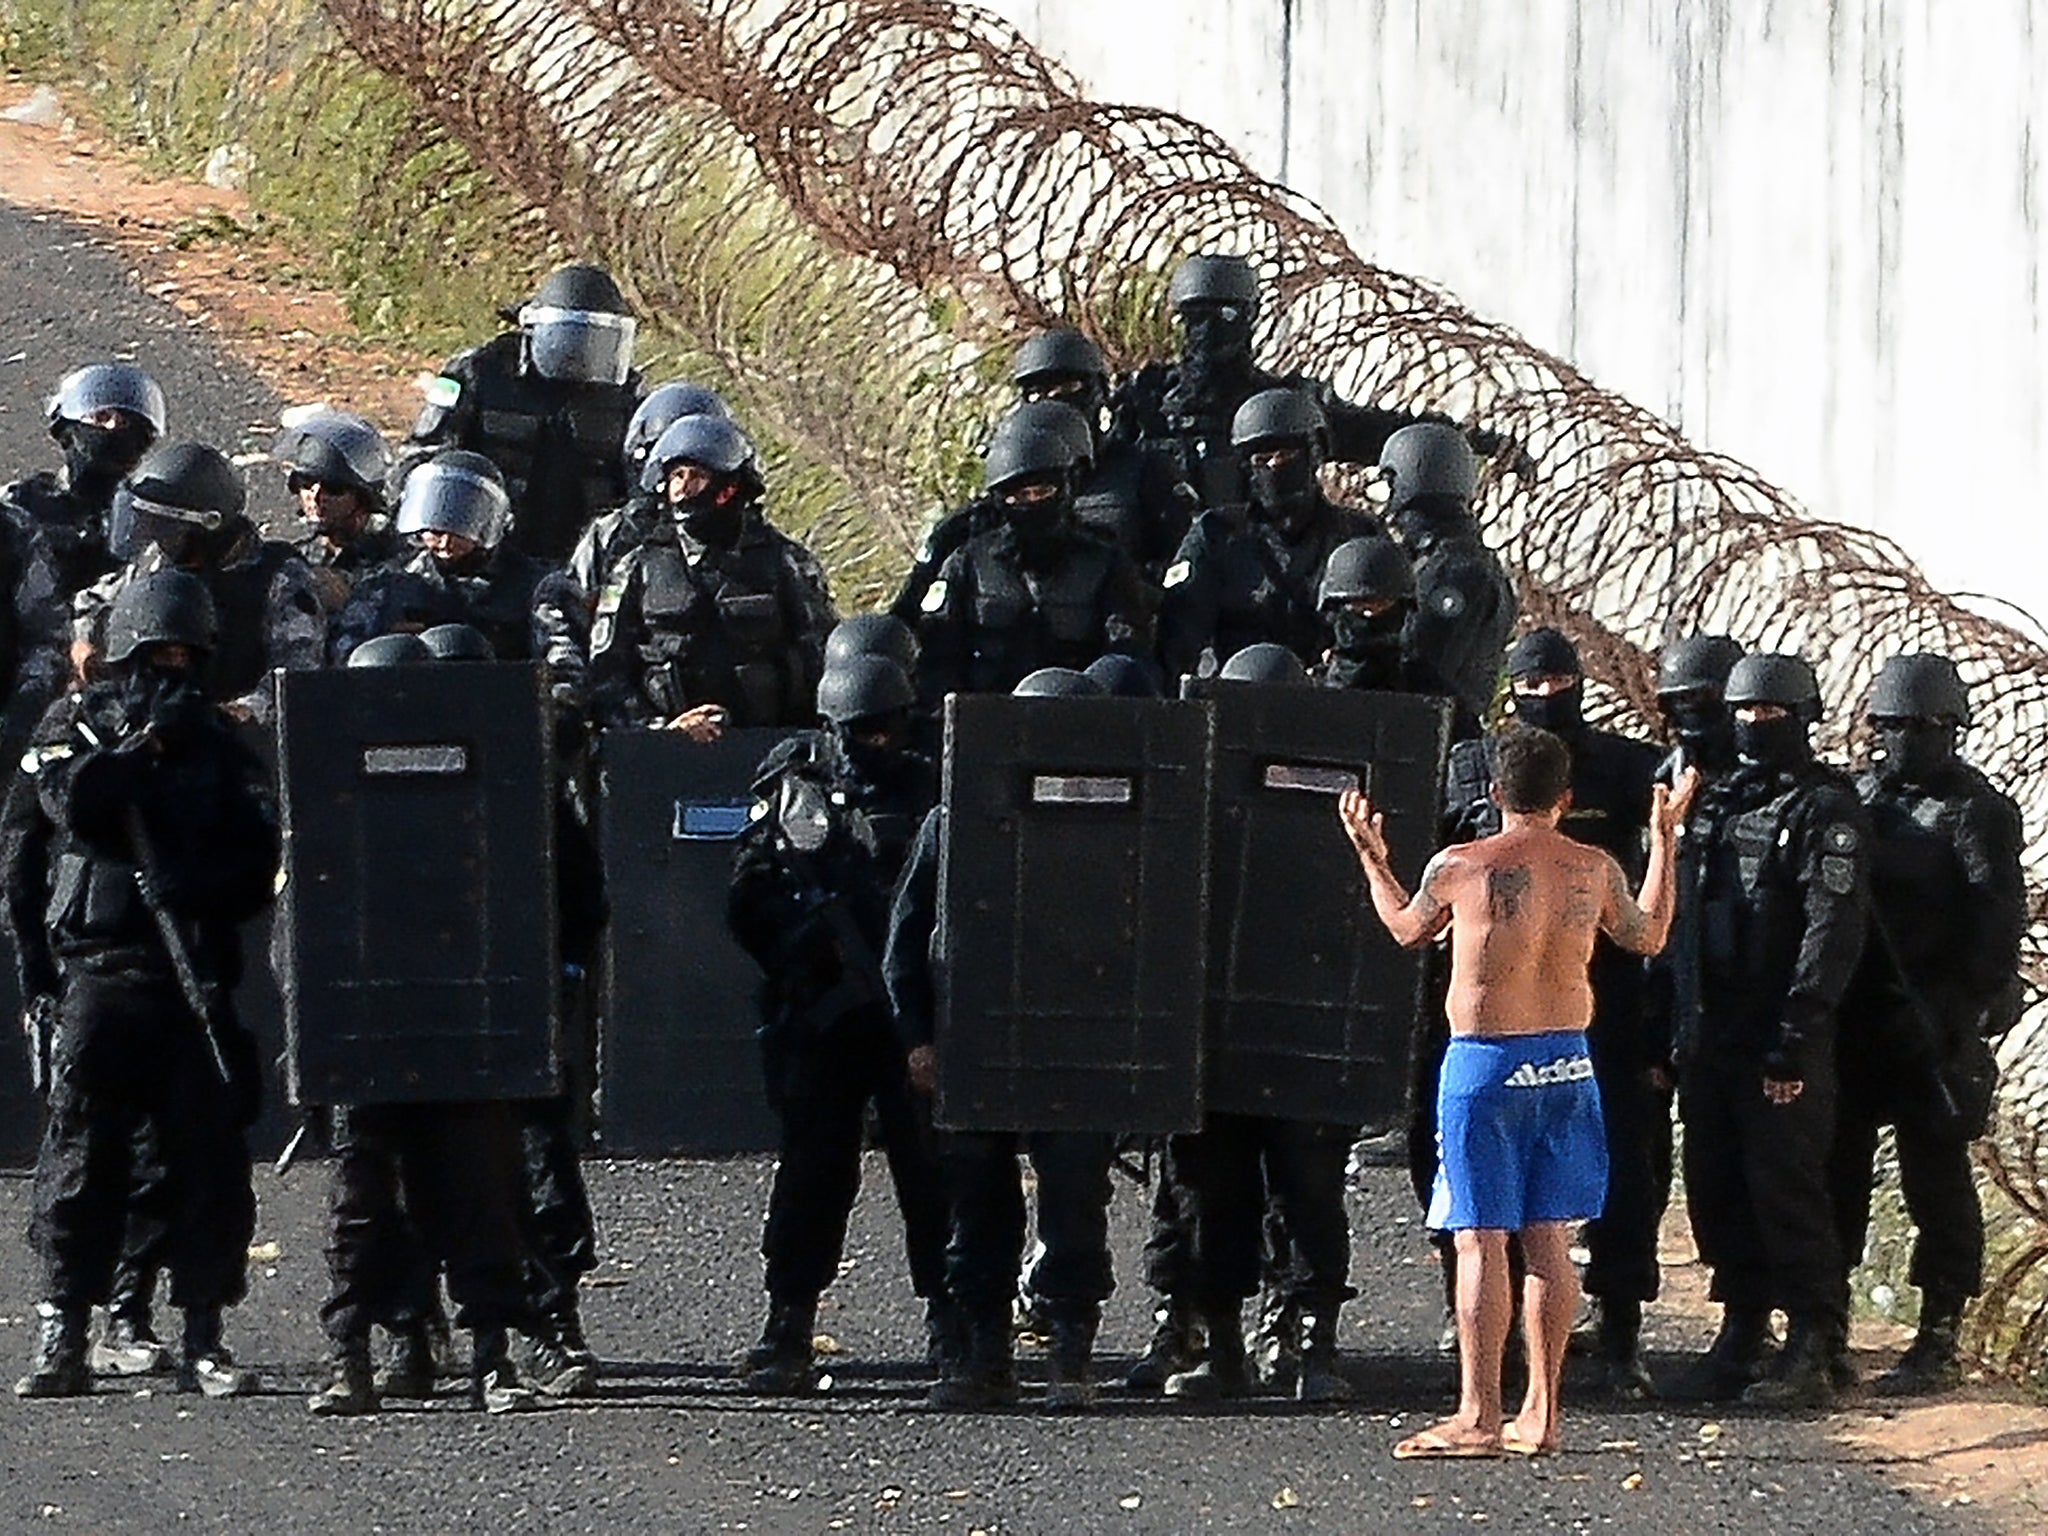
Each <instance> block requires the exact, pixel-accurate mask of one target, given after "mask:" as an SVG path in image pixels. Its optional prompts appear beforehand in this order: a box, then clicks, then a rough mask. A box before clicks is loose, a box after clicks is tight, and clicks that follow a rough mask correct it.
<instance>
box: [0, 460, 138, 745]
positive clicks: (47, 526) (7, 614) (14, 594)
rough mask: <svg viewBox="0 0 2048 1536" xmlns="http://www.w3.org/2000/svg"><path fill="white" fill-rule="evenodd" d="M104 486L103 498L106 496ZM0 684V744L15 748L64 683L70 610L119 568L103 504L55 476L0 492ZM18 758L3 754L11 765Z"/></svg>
mask: <svg viewBox="0 0 2048 1536" xmlns="http://www.w3.org/2000/svg"><path fill="white" fill-rule="evenodd" d="M112 491H113V487H112V485H109V486H107V488H106V494H107V496H109V497H110V496H111V494H112ZM0 517H4V518H5V519H6V525H5V527H4V528H0V535H4V544H0V577H4V578H5V579H6V581H7V584H8V585H7V597H8V602H7V606H6V608H5V610H4V611H0V683H4V684H5V686H6V696H7V699H8V705H7V717H6V718H7V722H8V724H7V728H6V732H5V738H4V739H5V740H6V741H7V742H9V743H12V744H15V745H17V746H18V745H20V744H22V743H24V742H25V741H26V740H27V738H28V733H29V732H30V731H31V730H32V729H33V728H34V726H35V724H36V722H37V721H39V720H40V719H41V718H42V714H43V711H44V710H45V709H47V708H48V707H49V704H50V701H51V700H52V699H54V698H56V696H57V695H58V694H60V693H62V692H63V691H64V689H65V688H66V687H67V686H69V684H70V681H71V605H72V603H73V601H74V600H75V599H76V598H77V596H78V594H79V593H80V592H82V591H84V590H85V589H86V588H87V587H89V586H91V585H92V584H93V583H94V582H97V581H100V580H102V579H104V578H105V577H106V576H108V575H109V574H111V573H112V572H114V571H116V570H118V569H120V566H121V561H120V559H119V558H118V557H117V556H115V555H114V554H113V553H112V552H111V551H109V550H108V548H107V501H106V500H105V499H102V498H96V497H88V496H86V495H84V494H82V493H81V492H79V491H78V490H76V489H74V488H73V486H72V484H71V482H70V477H69V476H68V475H67V474H66V473H65V472H63V471H61V470H59V471H54V472H45V473H42V474H35V475H29V476H27V477H26V478H24V479H21V480H17V481H15V482H14V483H13V484H12V485H10V486H8V487H7V488H6V489H4V490H0ZM17 755H19V754H18V753H9V755H8V761H10V762H11V761H12V760H13V758H14V757H15V756H17Z"/></svg>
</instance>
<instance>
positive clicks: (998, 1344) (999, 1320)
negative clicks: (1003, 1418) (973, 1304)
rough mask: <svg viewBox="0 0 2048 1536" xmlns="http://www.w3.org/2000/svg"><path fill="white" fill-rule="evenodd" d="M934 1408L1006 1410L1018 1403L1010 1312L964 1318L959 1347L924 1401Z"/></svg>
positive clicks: (998, 1310) (999, 1309)
mask: <svg viewBox="0 0 2048 1536" xmlns="http://www.w3.org/2000/svg"><path fill="white" fill-rule="evenodd" d="M926 1401H927V1402H929V1403H930V1404H931V1405H932V1407H934V1408H1007V1407H1009V1406H1010V1405H1011V1404H1013V1403H1015V1402H1016V1401H1017V1359H1016V1355H1015V1354H1014V1352H1013V1347H1012V1341H1011V1338H1010V1308H1009V1307H1008V1306H1007V1305H1003V1306H999V1307H997V1308H996V1309H995V1310H992V1311H981V1310H975V1311H971V1312H969V1313H968V1314H967V1319H966V1327H965V1329H964V1337H963V1339H962V1346H961V1348H960V1350H959V1352H958V1353H957V1354H955V1355H954V1356H953V1358H952V1359H950V1360H948V1361H947V1362H946V1366H945V1370H944V1372H943V1373H942V1374H941V1375H940V1377H939V1380H938V1385H936V1386H934V1387H933V1388H932V1390H931V1395H930V1396H929V1397H927V1398H926Z"/></svg>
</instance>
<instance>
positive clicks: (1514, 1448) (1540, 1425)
mask: <svg viewBox="0 0 2048 1536" xmlns="http://www.w3.org/2000/svg"><path fill="white" fill-rule="evenodd" d="M1562 1439H1563V1437H1562V1436H1561V1435H1560V1434H1559V1433H1558V1427H1557V1423H1556V1421H1555V1420H1552V1421H1551V1422H1550V1423H1548V1424H1546V1423H1544V1421H1543V1420H1542V1418H1540V1417H1539V1416H1537V1415H1535V1414H1532V1413H1530V1412H1528V1411H1527V1410H1526V1409H1525V1410H1523V1411H1522V1412H1521V1413H1518V1414H1516V1415H1515V1416H1514V1417H1513V1418H1512V1419H1509V1420H1508V1421H1507V1423H1505V1424H1503V1425H1502V1426H1501V1429H1500V1444H1501V1449H1502V1450H1504V1451H1509V1452H1512V1453H1513V1454H1515V1455H1517V1456H1547V1455H1549V1454H1551V1453H1552V1452H1553V1451H1555V1450H1556V1449H1557V1448H1558V1446H1559V1445H1560V1444H1561V1443H1562Z"/></svg>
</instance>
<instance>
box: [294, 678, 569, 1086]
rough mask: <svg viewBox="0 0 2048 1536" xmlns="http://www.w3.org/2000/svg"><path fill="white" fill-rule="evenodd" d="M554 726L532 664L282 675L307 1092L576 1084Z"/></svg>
mask: <svg viewBox="0 0 2048 1536" xmlns="http://www.w3.org/2000/svg"><path fill="white" fill-rule="evenodd" d="M552 734H553V733H552V729H551V717H550V713H549V705H548V700H547V695H546V688H545V683H544V680H543V678H542V674H541V669H540V667H539V666H538V665H537V664H534V663H526V662H518V663H515V662H503V663H496V662H484V663H477V662H471V663H466V664H464V665H462V666H435V665H419V666H410V667H372V668H367V669H358V670H353V671H349V670H344V671H332V672H289V673H285V674H284V675H283V677H282V679H281V688H280V692H279V705H278V740H279V753H278V773H279V780H280V785H281V788H282V795H281V802H282V806H283V811H284V830H285V857H284V868H285V880H284V886H283V892H282V895H281V897H280V900H279V907H278V916H277V921H278V922H279V923H280V924H281V925H282V926H283V928H284V938H283V942H282V943H281V944H280V945H279V946H278V955H279V961H280V965H281V971H280V977H279V980H280V985H281V990H282V991H283V994H284V1009H285V1040H286V1076H287V1083H288V1086H289V1089H290V1092H291V1094H292V1096H293V1098H294V1099H295V1100H297V1101H298V1102H299V1103H304V1104H380V1103H404V1102H416V1101H423V1100H492V1099H530V1098H542V1097H547V1096H549V1095H552V1094H554V1093H555V1092H557V1091H558V1090H559V1087H560V1067H561V1060H560V1058H561V1041H560V1036H561V1027H560V982H561V964H560V961H559V959H558V958H557V944H556V930H555V872H554V811H553V806H554V799H553V796H554V764H553V760H552Z"/></svg>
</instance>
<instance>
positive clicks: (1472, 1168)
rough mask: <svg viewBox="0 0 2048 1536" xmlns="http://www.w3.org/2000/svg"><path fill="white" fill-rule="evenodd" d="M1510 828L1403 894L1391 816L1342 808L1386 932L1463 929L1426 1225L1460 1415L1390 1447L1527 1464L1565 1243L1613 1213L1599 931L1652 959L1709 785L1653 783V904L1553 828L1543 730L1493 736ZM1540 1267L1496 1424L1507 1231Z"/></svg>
mask: <svg viewBox="0 0 2048 1536" xmlns="http://www.w3.org/2000/svg"><path fill="white" fill-rule="evenodd" d="M1495 747H1496V750H1495V754H1494V756H1495V766H1494V783H1493V795H1494V798H1495V800H1497V801H1498V802H1499V804H1500V807H1501V812H1502V821H1503V826H1502V829H1501V831H1500V832H1498V833H1497V834H1495V835H1494V836H1492V837H1488V838H1482V839H1481V840H1479V841H1478V842H1473V843H1461V844H1459V845H1458V846H1456V847H1453V848H1446V849H1444V850H1443V851H1442V852H1441V853H1439V854H1438V855H1437V856H1436V857H1435V858H1433V859H1431V860H1430V861H1429V866H1428V867H1427V868H1426V869H1424V870H1423V872H1422V883H1421V885H1420V887H1419V888H1418V889H1417V890H1416V892H1415V895H1414V896H1413V897H1410V896H1409V894H1408V892H1407V891H1406V890H1405V889H1403V888H1402V885H1401V882H1400V880H1399V879H1398V878H1396V876H1395V874H1394V871H1393V868H1392V866H1391V865H1390V864H1389V863H1388V858H1387V842H1386V838H1385V836H1384V834H1383V829H1382V823H1383V819H1384V818H1383V817H1382V816H1381V815H1380V814H1379V813H1378V812H1376V811H1375V810H1374V809H1373V807H1372V803H1371V802H1370V801H1369V800H1367V799H1366V798H1365V797H1364V796H1363V795H1362V794H1360V793H1358V792H1357V791H1356V790H1352V791H1347V792H1346V793H1345V795H1344V796H1343V798H1342V800H1341V802H1340V803H1339V806H1338V812H1339V814H1340V815H1341V816H1342V817H1343V820H1344V830H1345V831H1346V832H1347V833H1348V834H1349V835H1350V838H1351V842H1352V845H1353V846H1354V847H1355V848H1357V850H1358V859H1359V863H1360V864H1362V865H1363V866H1364V867H1365V878H1366V883H1367V884H1368V885H1369V886H1370V887H1371V890H1372V904H1373V908H1374V910H1375V911H1377V912H1378V913H1379V916H1380V921H1381V922H1383V923H1385V924H1386V925H1387V931H1388V932H1389V933H1391V934H1392V935H1393V936H1394V938H1395V940H1396V942H1398V943H1400V944H1402V945H1403V946H1406V947H1413V946H1415V945H1418V944H1422V943H1426V942H1427V941H1429V940H1430V939H1433V938H1435V937H1436V936H1437V935H1439V934H1441V933H1442V932H1443V931H1444V930H1445V929H1446V928H1448V929H1449V930H1450V934H1451V989H1450V996H1449V1000H1448V1003H1447V1009H1448V1012H1449V1014H1450V1024H1451V1046H1450V1051H1449V1053H1448V1054H1447V1055H1446V1056H1445V1058H1444V1066H1443V1076H1442V1079H1441V1081H1440V1083H1439V1086H1438V1090H1437V1126H1438V1131H1437V1143H1438V1148H1439V1158H1438V1165H1437V1179H1436V1192H1435V1195H1434V1197H1433V1199H1432V1200H1431V1202H1430V1213H1429V1225H1430V1226H1432V1227H1435V1228H1437V1229H1439V1230H1443V1231H1448V1232H1450V1233H1452V1234H1453V1236H1454V1240H1455V1243H1456V1247H1457V1263H1458V1357H1459V1400H1458V1412H1457V1416H1456V1417H1454V1418H1450V1419H1446V1420H1445V1421H1444V1422H1443V1423H1441V1424H1436V1425H1433V1426H1431V1427H1430V1428H1429V1429H1426V1430H1424V1431H1422V1432H1421V1433H1420V1434H1416V1435H1411V1436H1409V1437H1408V1438H1407V1439H1406V1440H1403V1441H1402V1442H1401V1443H1400V1444H1399V1445H1397V1446H1396V1447H1395V1448H1394V1455H1395V1456H1396V1457H1399V1458H1401V1459H1403V1460H1406V1459H1409V1458H1414V1457H1429V1456H1436V1457H1455V1456H1498V1455H1499V1454H1500V1453H1501V1452H1502V1450H1504V1449H1505V1450H1509V1451H1515V1452H1518V1453H1521V1454H1526V1455H1533V1454H1535V1453H1537V1452H1541V1451H1551V1450H1555V1449H1556V1448H1557V1445H1558V1439H1559V1434H1558V1422H1559V1420H1558V1381H1559V1377H1560V1376H1561V1374H1562V1372H1563V1370H1564V1352H1565V1341H1566V1338H1567V1336H1568V1335H1569V1334H1570V1332H1571V1326H1572V1317H1573V1314H1574V1312H1575V1311H1576V1309H1577V1307H1578V1299H1579V1287H1578V1276H1577V1273H1576V1272H1575V1271H1574V1269H1573V1267H1572V1261H1571V1253H1570V1234H1571V1228H1572V1225H1573V1224H1574V1223H1575V1222H1579V1221H1584V1220H1587V1219H1589V1218H1591V1217H1595V1216H1598V1215H1599V1214H1600V1209H1601V1205H1602V1203H1603V1202H1604V1200H1605V1198H1606V1192H1607V1147H1606V1142H1605V1139H1604V1135H1603V1132H1602V1128H1601V1116H1600V1095H1599V1090H1598V1089H1597V1088H1595V1087H1594V1084H1593V1063H1592V1058H1591V1057H1590V1056H1589V1055H1588V1054H1587V1050H1586V1035H1585V1030H1586V1026H1587V1024H1588V1023H1589V1022H1591V1020H1592V1017H1593V989H1592V984H1591V981H1590V980H1589V978H1588V967H1589V965H1590V963H1591V961H1592V957H1593V940H1594V937H1595V935H1596V934H1600V933H1605V934H1606V935H1607V936H1608V937H1609V938H1611V939H1613V940H1614V942H1615V943H1617V944H1619V945H1620V946H1621V947H1622V948H1624V949H1627V950H1630V951H1632V952H1634V953H1636V954H1639V955H1653V954H1655V953H1657V951H1658V950H1660V949H1662V948H1663V947H1664V939H1665V936H1666V934H1667V933H1669V931H1670V928H1671V915H1672V909H1673V905H1674V902H1675V898H1676V894H1677V859H1676V853H1675V850H1674V846H1673V843H1674V839H1675V836H1676V832H1677V828H1678V826H1679V824H1680V823H1681V822H1682V821H1684V819H1685V814H1686V812H1687V811H1688V810H1689V809H1690V808H1691V806H1692V797H1693V794H1694V792H1695V791H1696V790H1697V788H1698V776H1697V775H1696V774H1694V773H1693V772H1692V771H1691V770H1688V771H1687V772H1686V774H1685V776H1684V778H1683V779H1682V780H1681V781H1680V783H1679V785H1678V788H1677V790H1676V792H1675V793H1674V792H1672V791H1671V790H1669V789H1667V788H1665V787H1664V786H1663V785H1659V786H1657V789H1656V799H1655V804H1654V806H1653V808H1652V812H1651V817H1650V864H1649V870H1648V872H1647V874H1646V875H1645V876H1644V879H1643V889H1642V893H1641V896H1640V898H1637V897H1632V896H1630V894H1629V891H1628V885H1627V880H1626V878H1625V877H1624V876H1623V874H1622V872H1621V866H1620V865H1618V864H1616V863H1615V862H1614V859H1613V857H1612V856H1611V855H1610V854H1608V853H1606V852H1604V851H1602V850H1601V849H1598V848H1593V847H1589V846H1587V845H1586V844H1584V843H1580V842H1576V841H1574V840H1573V839H1571V838H1569V837H1566V836H1565V835H1564V834H1563V833H1561V832H1559V831H1558V830H1557V823H1558V819H1559V817H1561V816H1562V815H1563V814H1564V812H1565V811H1566V810H1567V809H1568V808H1569V806H1570V804H1571V788H1570V785H1571V757H1570V754H1569V753H1568V752H1567V751H1566V750H1565V746H1564V743H1563V742H1561V741H1559V740H1558V739H1557V738H1556V737H1555V736H1553V735H1551V734H1550V733H1549V732H1547V731H1539V730H1534V729H1531V728H1528V727H1520V728H1517V729H1513V730H1510V731H1508V732H1506V733H1505V734H1504V735H1502V736H1500V737H1499V738H1498V739H1497V741H1496V743H1495ZM1511 1232H1519V1233H1521V1236H1522V1249H1523V1252H1524V1254H1525V1255H1526V1257H1527V1260H1528V1279H1527V1281H1526V1283H1525V1289H1524V1291H1523V1301H1522V1316H1523V1319H1524V1325H1525V1328H1526V1333H1527V1339H1528V1352H1529V1390H1528V1393H1527V1395H1526V1396H1525V1397H1524V1398H1523V1399H1522V1407H1521V1411H1520V1412H1519V1413H1518V1414H1517V1415H1516V1416H1515V1417H1514V1419H1513V1420H1511V1421H1509V1422H1508V1423H1506V1424H1503V1423H1502V1411H1501V1389H1500V1373H1501V1354H1502V1351H1503V1349H1504V1348H1505V1347H1506V1344H1507V1334H1508V1327H1509V1321H1510V1317H1511V1311H1512V1309H1511V1307H1510V1298H1509V1294H1508V1286H1509V1280H1508V1234H1509V1233H1511Z"/></svg>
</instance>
